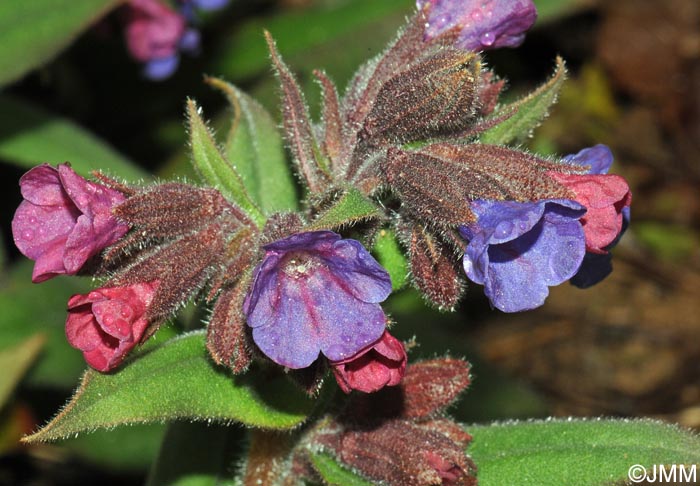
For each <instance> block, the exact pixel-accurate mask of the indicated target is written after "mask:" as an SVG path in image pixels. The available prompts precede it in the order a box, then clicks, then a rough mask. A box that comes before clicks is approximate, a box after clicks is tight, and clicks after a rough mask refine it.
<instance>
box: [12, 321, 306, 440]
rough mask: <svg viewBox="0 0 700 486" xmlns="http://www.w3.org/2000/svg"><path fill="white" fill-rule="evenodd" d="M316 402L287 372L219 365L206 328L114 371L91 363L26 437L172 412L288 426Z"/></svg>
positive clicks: (166, 416) (49, 436)
mask: <svg viewBox="0 0 700 486" xmlns="http://www.w3.org/2000/svg"><path fill="white" fill-rule="evenodd" d="M312 405H313V401H311V400H310V399H308V398H307V397H306V396H305V395H304V394H303V392H301V391H300V390H299V389H298V388H296V387H295V386H294V385H293V384H292V383H291V381H290V380H288V379H287V378H286V377H284V376H283V375H274V376H271V375H264V374H256V373H253V372H248V373H246V374H245V375H243V376H238V377H233V376H231V375H230V374H228V373H226V372H225V371H224V370H223V369H221V368H217V367H216V366H215V365H214V364H213V363H212V362H211V361H210V359H209V356H208V353H207V350H206V347H205V331H196V332H192V333H189V334H185V335H182V336H181V337H179V338H176V339H172V340H170V341H168V342H166V343H165V344H164V345H162V346H160V347H158V348H156V349H154V350H152V351H150V352H145V353H141V354H140V355H138V356H135V357H134V358H133V359H132V360H130V361H129V362H128V364H126V365H125V366H124V367H123V368H121V369H120V370H118V371H117V372H115V373H112V374H101V373H98V372H96V371H93V370H88V371H87V372H86V373H85V376H84V377H83V381H82V383H81V385H80V387H79V388H78V390H77V391H76V393H75V395H74V396H73V398H72V399H71V401H70V402H69V403H68V404H67V405H66V407H65V408H64V409H63V410H62V411H61V413H59V414H58V415H57V416H56V417H55V418H54V419H53V420H52V421H51V422H49V423H48V424H47V425H46V426H44V427H43V428H42V429H41V430H40V431H39V432H37V433H35V434H33V435H31V436H28V437H26V438H25V439H24V440H25V441H26V442H39V441H50V440H57V439H61V438H65V437H69V436H72V435H75V434H77V433H79V432H86V431H92V430H95V429H97V428H110V427H115V426H117V425H123V424H134V423H152V422H163V421H168V420H175V419H187V420H196V421H204V420H216V421H224V422H233V421H235V422H241V423H243V424H245V425H250V426H255V427H263V428H269V429H288V428H292V427H295V426H297V425H299V424H300V423H301V422H303V421H304V419H305V418H306V416H307V414H308V413H309V412H310V410H311V407H312Z"/></svg>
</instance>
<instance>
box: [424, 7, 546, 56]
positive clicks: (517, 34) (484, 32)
mask: <svg viewBox="0 0 700 486" xmlns="http://www.w3.org/2000/svg"><path fill="white" fill-rule="evenodd" d="M416 5H417V6H418V8H419V9H421V10H425V11H427V15H428V22H427V25H426V28H425V37H426V40H427V39H432V38H434V37H437V36H439V35H440V34H442V33H444V32H447V31H448V30H451V29H453V28H455V27H456V28H458V29H459V31H460V34H459V40H458V45H459V47H462V48H463V49H467V50H471V51H481V50H484V49H496V48H498V47H516V46H519V45H520V44H521V43H522V42H523V40H524V39H525V31H527V30H528V29H529V28H530V27H532V25H533V24H534V23H535V20H536V19H537V9H536V8H535V5H534V3H533V2H532V0H416Z"/></svg>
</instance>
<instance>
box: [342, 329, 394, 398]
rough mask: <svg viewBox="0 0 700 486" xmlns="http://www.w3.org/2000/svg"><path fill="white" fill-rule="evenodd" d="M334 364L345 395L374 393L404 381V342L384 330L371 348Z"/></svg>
mask: <svg viewBox="0 0 700 486" xmlns="http://www.w3.org/2000/svg"><path fill="white" fill-rule="evenodd" d="M331 365H332V366H333V374H334V375H335V380H336V381H337V382H338V385H339V386H340V388H341V389H342V390H343V391H344V392H345V393H350V391H351V390H358V391H361V392H365V393H372V392H376V391H378V390H380V389H382V388H384V387H385V386H395V385H398V384H399V383H400V382H401V378H403V375H404V372H405V371H406V350H405V349H404V347H403V344H401V341H399V340H398V339H396V338H395V337H394V336H392V335H391V334H389V333H388V332H387V331H384V334H383V335H382V337H381V338H380V339H379V341H377V342H376V343H374V344H373V345H372V346H371V347H369V348H366V349H364V350H362V351H360V352H359V353H357V354H356V355H355V356H353V357H351V358H348V359H344V360H342V361H335V362H332V363H331Z"/></svg>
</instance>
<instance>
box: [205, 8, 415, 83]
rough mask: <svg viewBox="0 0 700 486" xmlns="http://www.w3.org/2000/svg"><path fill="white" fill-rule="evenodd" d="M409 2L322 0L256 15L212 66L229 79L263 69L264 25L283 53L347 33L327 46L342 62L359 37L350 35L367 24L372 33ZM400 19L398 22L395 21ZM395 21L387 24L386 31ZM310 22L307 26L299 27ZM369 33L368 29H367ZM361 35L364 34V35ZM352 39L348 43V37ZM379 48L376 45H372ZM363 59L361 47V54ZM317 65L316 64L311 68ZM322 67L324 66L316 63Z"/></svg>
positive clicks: (322, 45) (404, 11)
mask: <svg viewBox="0 0 700 486" xmlns="http://www.w3.org/2000/svg"><path fill="white" fill-rule="evenodd" d="M413 8H414V7H413V5H412V4H411V2H406V1H405V0H382V1H380V2H378V1H377V0H353V1H352V2H327V5H325V6H321V7H318V8H314V9H305V10H297V11H294V10H290V11H289V12H288V13H283V14H281V15H279V14H278V15H275V17H272V18H258V19H254V20H252V21H250V22H247V23H245V24H243V25H242V26H239V27H238V28H237V29H236V31H235V33H234V34H233V35H232V36H231V37H230V40H228V42H227V43H226V45H224V46H223V47H222V49H221V50H222V51H223V52H230V53H231V55H229V56H227V57H225V58H223V59H222V62H220V63H219V64H218V65H217V66H215V68H214V69H213V70H215V71H217V72H224V73H226V74H227V75H228V76H230V77H233V78H235V79H241V78H247V77H250V76H252V75H254V74H257V73H259V72H261V71H263V70H266V69H268V68H269V57H268V52H267V48H266V46H265V41H264V40H263V36H262V31H263V29H266V30H268V31H269V32H270V33H271V34H272V36H273V37H274V38H275V40H276V41H277V43H278V44H279V46H280V49H281V54H282V55H283V56H285V57H288V56H290V57H291V56H300V57H308V56H309V52H310V51H311V50H313V49H318V50H319V51H322V50H326V49H328V46H329V42H332V41H333V40H334V39H337V38H339V37H347V39H345V44H344V45H343V46H342V47H343V52H337V51H335V50H332V51H331V56H332V57H333V58H335V59H337V60H340V61H343V62H345V61H346V60H347V57H348V56H347V52H348V51H350V50H353V49H355V48H356V45H357V44H362V43H363V42H365V38H364V37H363V38H357V37H356V34H357V31H359V30H364V28H365V27H367V26H368V25H369V26H373V27H374V32H372V34H374V35H375V36H376V34H377V29H376V25H374V24H376V23H378V22H380V21H381V20H382V19H384V18H385V17H387V16H389V15H396V16H397V17H398V18H401V17H403V16H405V15H408V14H409V13H410V12H411V10H412V9H413ZM399 22H400V21H399ZM399 25H400V23H397V24H396V25H393V26H392V28H391V32H390V33H389V35H391V33H393V32H395V31H396V27H398V26H399ZM299 26H313V28H299ZM370 32H371V31H370ZM365 37H367V36H365ZM350 40H352V42H348V41H350ZM377 47H378V48H381V46H377ZM366 58H367V52H366V51H365V52H363V54H362V58H361V59H366ZM320 65H321V64H318V65H316V67H318V66H320ZM322 65H323V66H324V67H325V68H326V69H327V68H328V66H327V65H326V64H325V63H324V64H322Z"/></svg>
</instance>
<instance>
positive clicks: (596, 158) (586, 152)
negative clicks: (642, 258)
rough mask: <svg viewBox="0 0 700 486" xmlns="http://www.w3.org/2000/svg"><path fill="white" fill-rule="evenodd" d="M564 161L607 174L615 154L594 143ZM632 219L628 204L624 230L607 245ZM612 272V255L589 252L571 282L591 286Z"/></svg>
mask: <svg viewBox="0 0 700 486" xmlns="http://www.w3.org/2000/svg"><path fill="white" fill-rule="evenodd" d="M563 161H564V162H567V163H569V164H571V165H578V166H585V165H587V166H590V169H589V170H588V174H607V173H608V171H609V170H610V167H611V166H612V163H613V154H612V152H611V151H610V149H609V148H608V147H607V146H606V145H603V144H598V145H594V146H593V147H588V148H585V149H583V150H581V151H580V152H578V153H575V154H569V155H567V156H566V157H564V158H563ZM629 221H630V208H629V206H626V207H624V208H623V209H622V231H620V234H619V235H618V237H617V238H616V239H615V241H613V242H612V243H611V244H610V245H608V246H607V247H606V249H607V250H610V249H611V248H613V247H614V246H615V245H617V242H618V241H620V238H621V237H622V235H623V234H624V232H625V230H626V229H627V226H628V225H629ZM610 273H612V255H611V254H610V252H608V253H605V254H597V253H589V252H587V253H586V255H585V256H584V257H583V263H581V268H579V270H578V272H577V273H576V275H574V276H573V277H572V278H571V284H572V285H574V286H576V287H579V288H581V289H585V288H588V287H591V286H593V285H595V284H597V283H598V282H600V281H602V280H603V279H605V278H606V277H607V276H608V275H610Z"/></svg>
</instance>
